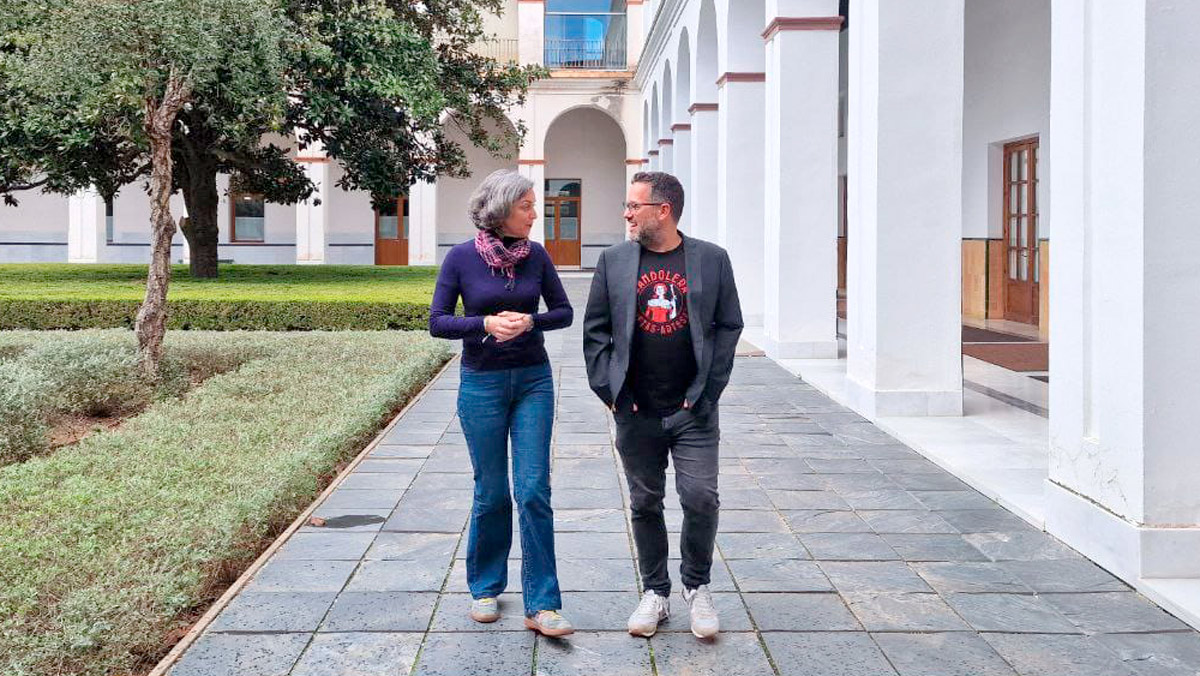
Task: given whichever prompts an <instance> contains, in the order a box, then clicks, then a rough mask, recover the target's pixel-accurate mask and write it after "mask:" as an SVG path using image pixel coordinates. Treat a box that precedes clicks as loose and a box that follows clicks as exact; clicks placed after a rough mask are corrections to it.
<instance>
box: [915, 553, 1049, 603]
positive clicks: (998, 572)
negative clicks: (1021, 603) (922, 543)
mask: <svg viewBox="0 0 1200 676" xmlns="http://www.w3.org/2000/svg"><path fill="white" fill-rule="evenodd" d="M912 568H913V570H915V571H917V574H919V575H920V576H921V577H923V578H924V579H925V581H926V582H928V583H929V585H930V586H931V587H933V588H934V589H935V590H937V591H938V592H939V593H941V594H943V595H944V594H946V593H949V592H1010V593H1016V594H1021V593H1029V592H1031V591H1032V590H1031V589H1030V588H1029V587H1028V586H1027V585H1025V584H1024V583H1023V582H1021V581H1020V580H1018V579H1017V577H1016V576H1015V575H1013V574H1012V573H1010V572H1009V571H1008V570H1006V569H1005V568H1003V567H1002V564H998V563H977V562H970V561H952V562H943V563H936V562H935V563H914V564H912Z"/></svg>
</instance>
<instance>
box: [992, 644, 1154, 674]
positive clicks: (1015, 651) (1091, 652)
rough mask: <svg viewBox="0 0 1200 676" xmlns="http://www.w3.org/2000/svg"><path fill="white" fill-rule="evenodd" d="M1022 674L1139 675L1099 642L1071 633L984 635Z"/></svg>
mask: <svg viewBox="0 0 1200 676" xmlns="http://www.w3.org/2000/svg"><path fill="white" fill-rule="evenodd" d="M981 637H982V638H983V640H985V641H987V642H988V643H989V644H991V646H992V647H993V648H995V650H996V652H998V653H1000V656H1001V657H1003V658H1004V659H1005V660H1006V661H1007V662H1008V663H1009V664H1011V665H1012V666H1013V668H1015V669H1016V670H1017V673H1019V674H1021V676H1136V674H1135V673H1134V672H1133V670H1131V669H1130V668H1129V667H1127V666H1126V665H1125V664H1124V663H1122V662H1121V660H1120V659H1118V658H1117V656H1116V655H1115V654H1113V653H1112V652H1111V651H1109V650H1108V649H1106V648H1105V647H1104V646H1103V645H1102V644H1100V643H1099V642H1098V641H1096V640H1094V639H1092V638H1089V637H1086V636H1079V635H1074V636H1073V635H1070V634H981Z"/></svg>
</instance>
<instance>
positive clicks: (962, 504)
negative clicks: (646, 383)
mask: <svg viewBox="0 0 1200 676" xmlns="http://www.w3.org/2000/svg"><path fill="white" fill-rule="evenodd" d="M568 287H569V292H570V294H571V296H572V299H573V301H574V303H575V307H576V308H577V318H576V323H575V326H574V327H572V328H571V329H570V330H567V331H561V332H556V333H554V334H551V335H550V336H548V341H547V342H548V346H549V348H550V351H551V355H552V358H553V360H554V364H555V373H556V377H557V383H558V385H559V390H560V391H559V399H558V407H557V416H558V420H557V426H556V431H555V444H554V465H553V485H554V507H555V521H556V532H557V550H558V558H559V564H558V565H559V577H560V581H561V585H562V589H563V593H564V604H565V609H564V614H566V615H567V616H568V617H570V619H571V620H572V621H573V622H574V623H575V624H576V626H577V627H578V629H579V631H578V632H577V633H576V634H575V635H574V636H572V637H570V638H569V639H568V640H546V639H541V638H535V636H534V635H533V634H532V633H531V632H529V631H527V630H525V629H523V627H522V625H521V603H520V598H519V591H520V589H519V587H518V585H519V584H520V575H519V565H520V563H519V552H517V551H514V552H513V555H512V561H511V566H512V568H511V573H510V575H509V579H510V580H511V581H512V582H511V585H512V587H511V588H510V591H509V592H508V593H507V594H505V595H504V596H503V597H502V598H501V607H502V610H503V611H504V612H505V616H504V618H503V619H502V620H501V621H500V622H498V623H496V624H494V625H490V626H488V625H476V624H474V623H473V622H471V621H470V620H469V619H468V618H467V615H466V613H467V608H468V603H469V599H470V597H469V595H468V594H467V586H466V570H465V567H464V565H463V557H464V552H465V548H466V547H465V539H464V533H463V529H464V526H465V524H466V519H467V515H468V512H469V511H470V506H471V475H470V462H469V460H468V457H467V450H466V446H465V445H464V439H463V436H462V433H461V431H460V428H459V426H458V421H457V419H456V418H455V415H454V409H455V396H456V389H457V384H458V378H457V369H456V368H455V367H451V369H450V370H448V371H447V372H446V374H445V375H444V376H443V377H442V378H441V379H440V380H439V381H438V382H436V383H435V384H434V386H433V388H432V389H431V390H430V391H428V392H427V394H426V395H425V396H424V397H423V398H422V399H421V400H420V401H418V402H417V403H416V404H415V405H414V406H413V407H412V408H411V409H410V410H409V411H408V413H407V414H406V415H405V416H404V418H403V419H402V420H400V421H399V423H398V424H397V425H396V426H395V427H394V428H393V429H392V430H391V431H390V432H389V434H388V436H387V437H386V439H385V440H384V443H383V444H382V445H380V446H378V447H377V448H376V449H375V450H374V451H373V452H372V453H371V456H370V457H369V459H367V460H365V461H364V462H363V463H361V464H360V465H359V466H358V467H357V469H356V470H355V471H354V472H353V474H351V475H350V476H348V477H346V479H345V481H343V483H342V484H341V486H340V487H339V488H338V489H337V490H336V491H335V492H334V493H333V494H332V495H331V496H330V497H329V499H328V500H326V501H325V503H324V504H323V505H321V506H320V507H319V509H318V511H317V512H316V513H317V515H319V516H322V517H324V518H325V519H327V523H326V525H325V527H321V528H317V527H312V526H306V527H304V528H302V529H301V530H300V531H299V532H297V533H296V534H295V535H294V536H293V537H292V538H291V539H290V540H289V541H288V542H287V543H286V544H285V545H284V546H283V547H282V548H281V549H280V550H279V552H278V553H277V554H276V555H275V556H274V557H273V559H272V560H271V561H270V562H269V563H268V564H267V565H266V566H265V567H264V568H263V569H262V570H261V571H260V572H259V574H258V575H257V576H256V578H255V579H254V580H252V581H251V582H250V584H249V585H248V586H247V587H246V588H245V590H244V591H243V592H242V593H241V594H240V595H239V596H237V598H236V599H235V600H234V601H233V602H232V603H231V604H230V605H229V606H228V607H227V608H226V609H225V611H224V612H222V613H221V615H220V616H219V617H218V619H217V620H216V622H215V623H214V624H213V625H212V626H211V627H209V629H208V631H207V632H206V633H205V634H204V635H203V636H202V637H201V638H200V639H199V640H198V641H197V642H196V643H195V644H194V645H193V646H192V647H191V648H190V649H189V650H188V651H187V652H186V653H185V654H184V655H183V657H182V659H181V660H180V661H179V662H178V663H177V664H176V666H175V667H174V669H173V670H172V672H171V673H172V674H173V675H174V676H192V675H197V676H199V675H203V676H218V675H221V674H237V675H239V676H254V675H257V674H292V675H294V676H314V675H317V674H320V675H330V676H333V675H339V676H340V675H347V674H409V673H413V674H422V675H427V676H433V675H440V674H444V675H446V676H470V675H473V674H489V675H492V676H517V675H529V674H535V675H538V676H559V675H567V674H580V675H587V676H595V675H606V676H609V675H612V676H617V675H625V674H628V675H631V676H633V675H638V676H643V675H647V674H659V675H661V676H666V675H680V676H682V675H684V674H687V675H689V676H691V675H701V674H719V675H722V676H735V675H739V674H747V675H758V674H763V675H769V674H781V675H785V676H787V675H797V676H819V675H829V676H877V675H879V676H882V675H889V674H900V675H901V676H917V675H926V674H927V675H931V676H932V675H935V674H936V675H937V676H955V675H962V676H990V675H992V674H1022V675H1028V676H1035V675H1039V676H1040V675H1047V676H1072V675H1076V674H1078V675H1080V676H1108V675H1114V676H1115V675H1132V674H1136V675H1141V676H1151V675H1152V676H1184V675H1187V676H1197V675H1198V674H1200V635H1198V634H1197V633H1196V632H1194V631H1192V630H1190V629H1189V628H1188V627H1187V626H1185V625H1184V624H1182V623H1181V622H1179V621H1178V620H1176V619H1175V618H1173V617H1171V616H1170V615H1169V614H1167V613H1165V612H1163V611H1162V610H1160V609H1159V608H1158V607H1156V606H1155V605H1153V604H1151V603H1150V602H1148V601H1146V600H1145V599H1144V598H1142V597H1141V596H1139V595H1138V594H1136V593H1134V592H1132V591H1130V589H1129V588H1128V587H1127V586H1126V585H1124V584H1123V583H1121V582H1120V581H1119V580H1117V579H1115V578H1113V577H1112V576H1110V575H1109V574H1108V573H1106V572H1104V571H1103V570H1101V569H1099V568H1097V567H1096V566H1094V565H1093V564H1091V563H1090V562H1088V561H1087V560H1086V559H1084V558H1082V557H1080V556H1079V555H1078V554H1076V553H1075V552H1074V551H1072V550H1070V549H1069V548H1067V547H1065V546H1063V545H1062V544H1060V543H1059V542H1057V541H1056V540H1054V539H1053V538H1051V537H1049V536H1047V535H1045V534H1044V533H1041V532H1039V531H1037V530H1035V529H1033V528H1032V527H1030V526H1028V525H1027V524H1026V523H1025V522H1024V521H1022V520H1021V519H1018V518H1016V517H1014V516H1013V515H1012V514H1010V513H1009V512H1007V511H1005V510H1004V509H1002V508H1000V507H998V506H997V505H996V504H995V503H993V502H991V501H990V500H988V499H987V498H985V497H983V496H981V495H980V494H978V493H976V492H975V491H973V490H971V489H970V488H968V487H967V486H966V485H964V484H963V483H961V482H959V481H958V480H957V479H955V478H954V477H953V476H951V475H950V474H947V473H946V472H944V471H942V470H940V469H939V468H937V467H936V466H934V465H933V464H931V463H930V462H928V461H926V460H925V459H923V458H922V457H921V456H919V455H918V454H917V453H915V452H913V451H912V450H910V449H908V448H906V447H904V446H902V445H900V444H898V443H897V442H896V441H895V440H893V439H892V438H890V437H888V436H887V435H885V434H883V433H882V432H880V431H879V430H878V429H877V428H875V427H874V426H873V425H871V424H870V423H868V422H866V421H865V420H863V419H862V418H860V417H859V416H857V415H855V414H854V413H852V412H850V411H848V410H846V409H844V408H842V407H841V406H838V405H837V404H834V403H833V402H831V401H830V400H829V399H827V398H826V397H824V396H822V395H821V394H819V393H818V392H816V391H815V390H814V389H812V388H811V387H809V386H807V385H806V384H805V383H803V382H802V381H800V380H797V379H795V378H793V377H792V376H790V375H789V374H788V373H787V372H786V371H784V370H783V369H781V368H779V367H777V366H776V365H774V363H773V362H771V361H769V360H767V359H763V358H739V360H738V363H737V366H736V368H735V370H734V377H733V381H732V383H731V384H730V386H729V389H728V390H727V391H726V393H725V397H724V398H723V400H722V404H721V422H722V431H723V439H722V458H721V504H722V512H721V526H720V534H719V535H718V538H717V548H718V555H717V557H716V560H715V563H714V569H713V583H712V588H713V589H714V591H715V592H717V593H716V598H717V606H718V609H719V610H720V611H721V623H722V629H723V633H722V634H721V635H720V636H719V638H718V639H717V640H716V641H715V642H700V641H698V640H697V639H695V638H694V637H692V635H691V634H690V633H689V632H688V626H687V613H686V607H685V606H684V604H683V602H682V601H681V600H680V598H679V596H678V594H676V595H675V596H674V597H673V598H672V600H671V603H672V609H673V611H674V613H675V615H674V617H673V618H672V620H671V621H670V623H669V624H668V625H667V626H666V627H665V628H664V630H663V631H661V632H660V633H659V634H658V635H657V636H655V637H654V638H652V639H649V640H646V639H635V638H632V637H630V636H629V635H628V634H626V633H625V631H624V629H625V620H626V617H627V616H628V613H629V612H630V611H631V610H632V608H633V606H634V605H636V603H637V600H638V595H637V586H638V578H637V572H636V564H635V560H634V551H633V549H632V547H631V544H630V543H631V539H630V534H629V527H628V516H629V512H628V499H627V496H626V493H625V488H624V481H623V479H622V478H621V474H620V466H619V460H618V456H617V454H616V452H615V450H614V449H613V447H612V443H611V439H612V432H613V429H612V421H611V418H610V416H609V415H608V414H607V412H606V410H605V409H604V407H603V406H602V405H601V404H600V403H599V402H598V401H597V400H596V399H595V398H594V397H593V396H592V394H591V392H590V391H589V390H588V388H587V381H586V376H585V374H584V370H583V363H582V359H581V356H580V328H579V326H580V318H581V315H582V307H583V304H584V298H585V296H586V291H587V284H586V280H581V279H573V280H569V283H568ZM667 510H668V511H667V515H668V518H667V520H668V526H669V529H670V530H671V531H672V533H673V534H677V533H678V529H679V525H680V522H681V512H680V511H679V505H678V500H677V499H675V498H673V497H669V498H668V504H667ZM514 521H515V520H514ZM514 528H515V523H514ZM675 537H677V535H676V536H675ZM517 542H519V540H517V539H514V545H515V544H516V543H517ZM672 544H673V548H674V545H675V544H676V543H672ZM672 575H673V576H676V580H678V578H677V575H678V561H674V562H673V563H672Z"/></svg>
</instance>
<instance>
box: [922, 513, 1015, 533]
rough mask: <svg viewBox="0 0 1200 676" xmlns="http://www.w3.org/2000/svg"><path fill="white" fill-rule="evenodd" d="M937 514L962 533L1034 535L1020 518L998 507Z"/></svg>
mask: <svg viewBox="0 0 1200 676" xmlns="http://www.w3.org/2000/svg"><path fill="white" fill-rule="evenodd" d="M939 514H940V515H941V517H942V518H943V519H945V520H946V521H947V522H948V523H950V524H951V525H952V526H954V527H955V528H957V529H958V530H959V531H960V532H962V533H1036V531H1034V530H1033V529H1032V528H1031V527H1030V526H1029V524H1027V523H1025V522H1024V521H1023V520H1021V518H1020V517H1018V516H1016V515H1015V514H1013V513H1011V512H1009V511H1007V510H1004V509H1001V508H999V507H990V508H988V509H950V510H945V511H941V512H939Z"/></svg>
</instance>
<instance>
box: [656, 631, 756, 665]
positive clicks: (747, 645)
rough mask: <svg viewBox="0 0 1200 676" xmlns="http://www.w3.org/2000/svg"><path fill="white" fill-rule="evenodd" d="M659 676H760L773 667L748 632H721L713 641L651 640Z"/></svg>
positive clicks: (684, 637)
mask: <svg viewBox="0 0 1200 676" xmlns="http://www.w3.org/2000/svg"><path fill="white" fill-rule="evenodd" d="M651 643H652V644H653V646H654V666H655V671H656V673H657V674H658V676H761V675H763V674H770V673H772V672H771V664H770V662H768V661H767V655H766V653H764V652H763V649H762V646H761V645H760V644H759V642H758V637H757V636H755V635H754V634H753V633H749V632H742V633H736V632H729V631H722V632H721V633H720V634H719V635H718V636H717V637H716V638H715V639H713V640H711V641H703V642H702V641H697V640H696V639H695V638H694V637H693V636H691V634H678V633H660V634H658V635H656V636H655V637H654V638H653V639H651Z"/></svg>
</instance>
